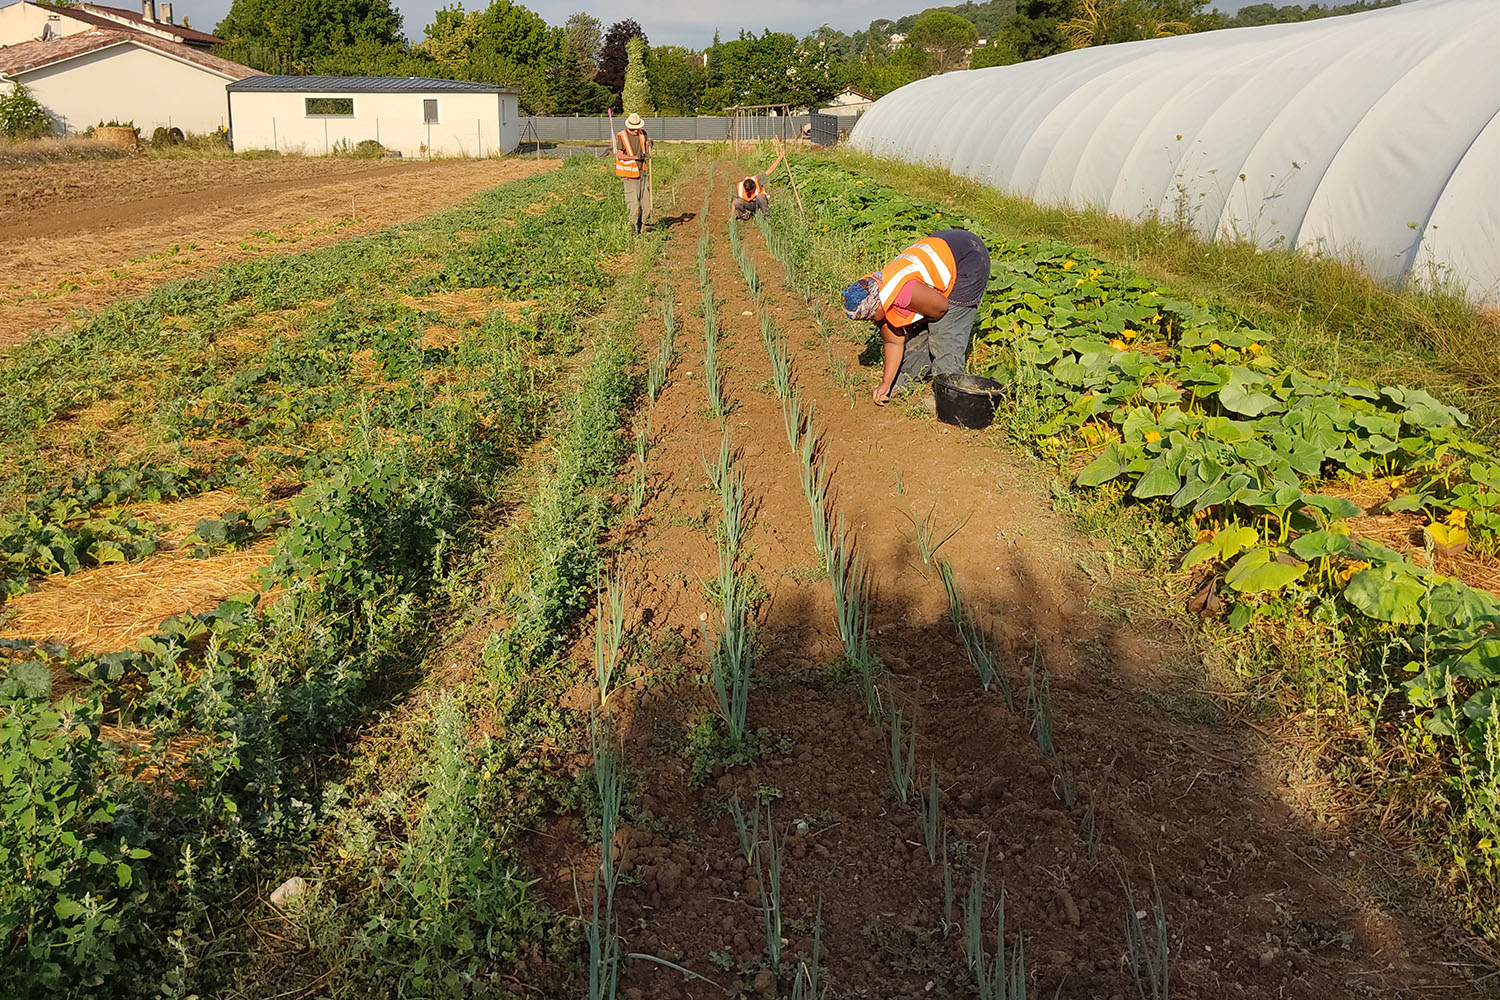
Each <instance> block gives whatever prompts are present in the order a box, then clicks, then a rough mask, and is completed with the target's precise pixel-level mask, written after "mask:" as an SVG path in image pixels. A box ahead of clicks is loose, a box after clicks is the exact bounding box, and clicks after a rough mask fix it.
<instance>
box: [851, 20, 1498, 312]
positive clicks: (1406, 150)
mask: <svg viewBox="0 0 1500 1000" xmlns="http://www.w3.org/2000/svg"><path fill="white" fill-rule="evenodd" d="M852 142H853V144H854V146H855V148H857V149H861V150H864V151H866V152H870V153H874V154H876V155H879V156H889V157H895V158H898V159H902V160H907V161H910V162H915V163H925V164H928V165H931V166H938V167H943V168H945V169H947V170H950V171H952V172H953V173H956V174H961V175H963V176H966V177H972V178H974V179H975V180H979V181H982V182H984V183H986V184H990V185H993V186H994V187H997V188H1000V189H1001V190H1004V191H1007V192H1010V193H1012V194H1017V195H1021V196H1023V197H1027V198H1031V199H1033V200H1036V201H1038V202H1042V203H1044V204H1067V205H1074V206H1088V207H1097V208H1103V209H1106V210H1108V211H1109V212H1111V213H1113V214H1115V215H1120V216H1125V217H1128V218H1142V217H1145V216H1149V215H1153V214H1155V215H1159V216H1160V217H1163V218H1166V219H1171V220H1175V221H1180V222H1184V223H1188V224H1191V225H1192V226H1194V227H1195V228H1196V229H1197V230H1198V231H1200V232H1201V233H1203V234H1204V235H1206V236H1209V237H1220V238H1243V239H1251V240H1254V241H1255V242H1257V243H1258V244H1259V245H1260V246H1262V247H1267V248H1269V247H1300V248H1304V249H1308V250H1314V251H1320V252H1324V253H1330V254H1340V255H1343V254H1353V255H1355V257H1356V259H1358V260H1359V261H1361V262H1362V264H1363V266H1364V267H1365V268H1366V269H1367V270H1368V271H1369V272H1370V273H1371V274H1373V275H1375V276H1376V277H1378V278H1380V279H1381V280H1384V281H1388V282H1391V283H1396V282H1399V281H1402V280H1404V279H1406V278H1407V277H1408V276H1409V275H1410V276H1413V277H1414V278H1416V279H1418V280H1423V281H1431V280H1433V279H1439V280H1443V281H1449V282H1453V283H1456V284H1457V285H1459V286H1460V287H1462V288H1464V289H1466V290H1467V292H1468V294H1469V295H1470V296H1471V298H1473V299H1474V300H1476V301H1479V302H1487V303H1491V304H1493V303H1495V302H1497V301H1500V0H1409V2H1407V3H1405V4H1402V5H1401V6H1399V7H1390V8H1385V9H1382V10H1377V11H1371V12H1368V13H1364V14H1354V15H1349V16H1346V17H1334V18H1327V19H1325V20H1319V21H1310V22H1304V23H1301V24H1281V25H1271V26H1267V27H1262V28H1240V29H1235V30H1229V31H1213V32H1205V33H1203V34H1197V35H1182V36H1178V37H1173V38H1159V39H1154V40H1151V41H1145V42H1131V43H1128V44H1124V45H1108V46H1100V47H1096V48H1087V49H1079V50H1076V51H1073V52H1066V53H1063V54H1061V55H1056V56H1052V57H1050V58H1048V59H1040V60H1037V61H1035V62H1029V63H1022V64H1020V65H1016V66H998V67H994V68H992V69H980V70H970V71H967V72H961V73H949V74H945V75H943V76H935V77H929V78H928V79H926V80H920V81H918V82H916V83H913V84H910V85H908V86H905V87H902V88H901V89H900V90H897V91H895V92H894V93H891V94H888V95H887V96H885V97H883V98H881V99H880V100H879V101H876V102H875V104H874V105H873V106H872V107H871V108H870V110H869V111H868V112H866V113H865V115H864V117H863V118H861V119H860V121H859V123H858V124H857V125H856V126H855V128H854V133H853V136H852Z"/></svg>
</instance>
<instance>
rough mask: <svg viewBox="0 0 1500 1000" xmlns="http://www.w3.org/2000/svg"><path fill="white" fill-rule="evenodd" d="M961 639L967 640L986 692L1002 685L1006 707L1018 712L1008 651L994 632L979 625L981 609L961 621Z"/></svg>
mask: <svg viewBox="0 0 1500 1000" xmlns="http://www.w3.org/2000/svg"><path fill="white" fill-rule="evenodd" d="M958 635H959V638H960V639H962V640H963V644H964V651H965V652H966V653H968V656H969V663H970V664H972V665H973V667H974V672H975V673H976V674H978V675H979V683H980V684H981V685H982V686H983V687H984V689H985V690H986V691H988V690H989V689H990V687H991V685H995V684H998V685H999V687H1000V694H1001V696H1002V697H1004V698H1005V704H1006V706H1007V707H1009V708H1015V707H1016V703H1015V695H1014V693H1013V692H1012V691H1011V685H1010V673H1009V671H1008V669H1007V667H1006V664H1005V651H1004V650H1003V649H1002V648H1001V646H1000V643H999V642H998V641H996V639H995V638H994V632H993V629H987V628H985V627H984V625H982V624H981V623H980V622H979V610H978V609H977V608H970V609H969V611H968V613H967V614H966V615H964V616H963V617H962V618H960V620H959V626H958Z"/></svg>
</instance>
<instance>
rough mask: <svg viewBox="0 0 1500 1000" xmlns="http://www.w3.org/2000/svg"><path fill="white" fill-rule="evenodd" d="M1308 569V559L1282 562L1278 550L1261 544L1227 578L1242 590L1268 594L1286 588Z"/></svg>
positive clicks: (1246, 555) (1240, 559)
mask: <svg viewBox="0 0 1500 1000" xmlns="http://www.w3.org/2000/svg"><path fill="white" fill-rule="evenodd" d="M1306 572H1307V564H1306V563H1300V562H1290V563H1288V562H1281V561H1280V560H1278V559H1277V558H1276V553H1275V552H1274V551H1272V550H1271V549H1268V548H1266V547H1265V546H1261V547H1260V548H1255V549H1251V550H1250V551H1249V552H1246V553H1245V554H1244V555H1242V556H1240V558H1239V561H1238V562H1236V563H1235V564H1234V565H1233V566H1232V567H1230V570H1229V572H1228V573H1227V574H1226V575H1225V577H1224V582H1225V583H1227V584H1229V586H1230V588H1231V589H1232V590H1236V591H1239V592H1240V593H1242V594H1267V593H1275V592H1276V591H1278V590H1284V589H1285V588H1286V587H1287V586H1289V585H1290V584H1291V583H1292V582H1294V581H1295V580H1296V579H1297V578H1298V577H1300V576H1302V574H1303V573H1306Z"/></svg>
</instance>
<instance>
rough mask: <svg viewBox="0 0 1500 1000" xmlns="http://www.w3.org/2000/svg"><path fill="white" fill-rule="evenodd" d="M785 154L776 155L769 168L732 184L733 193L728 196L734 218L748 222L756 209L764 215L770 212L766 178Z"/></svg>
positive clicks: (769, 195)
mask: <svg viewBox="0 0 1500 1000" xmlns="http://www.w3.org/2000/svg"><path fill="white" fill-rule="evenodd" d="M785 156H786V154H785V153H782V154H781V155H780V156H777V157H776V162H775V163H773V164H771V169H770V170H767V171H765V172H764V173H760V174H756V175H755V176H754V177H746V178H744V179H743V180H741V181H740V182H739V183H738V184H736V185H735V186H734V193H733V194H731V195H730V196H729V207H730V208H732V209H734V217H735V218H736V219H739V220H740V221H741V222H748V221H750V219H751V218H752V217H753V216H754V215H755V211H756V209H759V210H760V211H762V212H764V213H765V214H766V215H770V214H771V194H770V192H769V191H768V190H767V189H766V179H767V178H769V177H770V176H771V175H772V174H774V173H775V172H776V168H777V167H779V166H780V165H781V161H782V159H783V158H784V157H785Z"/></svg>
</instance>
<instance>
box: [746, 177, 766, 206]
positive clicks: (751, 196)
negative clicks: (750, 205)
mask: <svg viewBox="0 0 1500 1000" xmlns="http://www.w3.org/2000/svg"><path fill="white" fill-rule="evenodd" d="M752 186H753V187H754V188H755V190H754V191H751V187H752ZM759 195H765V196H766V200H767V201H770V200H771V192H770V191H767V190H766V189H765V188H763V187H761V186H760V185H759V184H757V183H756V181H755V178H754V177H746V178H745V179H744V180H742V181H740V200H741V201H754V200H755V199H756V197H757V196H759Z"/></svg>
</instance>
